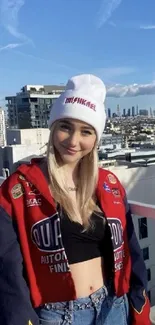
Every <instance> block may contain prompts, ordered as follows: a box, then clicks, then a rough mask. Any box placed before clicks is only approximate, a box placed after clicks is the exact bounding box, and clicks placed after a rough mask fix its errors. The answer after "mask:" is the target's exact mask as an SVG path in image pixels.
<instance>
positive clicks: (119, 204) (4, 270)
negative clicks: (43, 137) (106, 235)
mask: <svg viewBox="0 0 155 325" xmlns="http://www.w3.org/2000/svg"><path fill="white" fill-rule="evenodd" d="M39 162H40V160H39V159H35V160H33V161H32V162H31V163H30V164H29V165H22V166H20V167H19V168H18V169H17V171H16V172H15V173H14V174H12V175H11V176H10V177H9V178H8V179H7V180H6V181H5V182H4V183H3V185H2V186H1V187H0V324H3V325H17V324H19V325H39V320H38V317H37V315H36V313H35V308H36V307H38V306H40V305H43V304H45V303H48V302H58V301H69V300H74V299H76V298H77V297H76V291H75V286H74V282H73V279H72V275H71V272H70V268H69V264H68V260H67V256H66V252H65V248H64V247H63V243H62V237H61V227H60V216H59V213H58V212H57V209H56V205H55V203H54V199H53V197H52V195H51V193H50V191H49V187H48V183H47V180H46V178H45V176H44V174H43V172H42V170H41V169H40V167H39ZM96 195H97V199H98V202H99V204H100V207H101V209H102V210H103V212H104V214H105V216H106V218H107V222H108V225H109V227H110V231H111V242H112V248H113V252H112V255H113V270H114V289H115V294H116V295H117V296H118V297H119V296H122V295H124V294H127V295H128V299H129V305H130V313H131V325H150V324H151V323H150V320H149V312H150V304H149V299H148V297H147V277H146V269H145V264H144V261H143V258H142V255H141V249H140V247H139V244H138V242H137V239H136V235H135V231H134V227H133V222H132V217H131V213H130V209H129V206H128V204H127V200H126V195H125V191H124V188H123V187H122V185H121V184H120V182H119V181H118V179H117V178H116V176H115V175H114V174H112V173H111V172H109V171H107V170H103V169H101V170H99V181H98V186H97V189H96Z"/></svg>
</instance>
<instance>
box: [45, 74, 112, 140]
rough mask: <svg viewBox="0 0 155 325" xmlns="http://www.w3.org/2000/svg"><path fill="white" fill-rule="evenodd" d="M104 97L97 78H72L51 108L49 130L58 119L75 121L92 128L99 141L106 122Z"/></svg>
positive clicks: (83, 76)
mask: <svg viewBox="0 0 155 325" xmlns="http://www.w3.org/2000/svg"><path fill="white" fill-rule="evenodd" d="M105 96H106V88H105V85H104V83H103V82H102V80H101V79H99V78H98V77H96V76H94V75H90V74H82V75H78V76H75V77H72V78H71V79H69V81H68V83H67V85H66V88H65V91H64V92H63V93H62V94H61V95H60V97H59V98H58V99H57V100H56V101H55V103H54V104H53V106H52V108H51V112H50V119H49V128H51V126H52V124H53V123H54V122H55V121H56V120H59V119H64V118H73V119H77V120H80V121H83V122H85V123H88V124H90V125H91V126H92V127H94V129H95V130H96V134H97V139H98V141H99V140H100V138H101V135H102V132H103V131H104V128H105V122H106V114H105V106H104V101H105Z"/></svg>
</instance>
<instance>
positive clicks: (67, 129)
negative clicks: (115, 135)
mask: <svg viewBox="0 0 155 325" xmlns="http://www.w3.org/2000/svg"><path fill="white" fill-rule="evenodd" d="M96 139H97V137H96V132H95V130H94V128H93V127H92V126H90V125H89V124H87V123H84V122H81V121H79V120H75V119H69V118H67V119H62V120H59V121H58V122H56V126H55V129H54V133H53V146H54V147H55V149H56V151H57V152H58V153H59V155H60V157H61V159H62V161H63V162H64V163H65V164H76V163H78V162H79V161H80V159H81V158H82V157H84V156H86V155H87V154H88V153H90V152H91V151H92V149H93V148H94V146H95V144H96Z"/></svg>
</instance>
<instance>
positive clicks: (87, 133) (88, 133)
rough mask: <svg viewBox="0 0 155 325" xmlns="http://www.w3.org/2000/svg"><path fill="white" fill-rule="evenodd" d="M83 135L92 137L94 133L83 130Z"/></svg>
mask: <svg viewBox="0 0 155 325" xmlns="http://www.w3.org/2000/svg"><path fill="white" fill-rule="evenodd" d="M82 134H83V135H92V134H93V131H89V130H83V131H82Z"/></svg>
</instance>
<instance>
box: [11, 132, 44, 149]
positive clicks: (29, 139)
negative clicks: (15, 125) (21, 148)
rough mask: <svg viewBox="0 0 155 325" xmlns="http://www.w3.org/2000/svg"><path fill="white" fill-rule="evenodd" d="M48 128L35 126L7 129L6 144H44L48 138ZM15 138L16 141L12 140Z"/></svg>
mask: <svg viewBox="0 0 155 325" xmlns="http://www.w3.org/2000/svg"><path fill="white" fill-rule="evenodd" d="M49 133H50V131H49V129H48V128H36V129H16V130H11V129H8V130H7V144H8V145H13V144H16V145H19V144H22V145H29V146H30V145H34V144H39V145H40V146H43V145H45V144H46V143H47V142H48V139H49ZM14 139H16V142H14Z"/></svg>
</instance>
